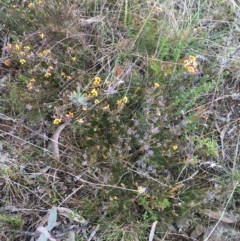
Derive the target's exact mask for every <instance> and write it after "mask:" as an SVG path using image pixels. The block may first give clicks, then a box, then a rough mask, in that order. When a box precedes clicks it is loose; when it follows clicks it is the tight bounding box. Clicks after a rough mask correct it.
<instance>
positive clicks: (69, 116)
mask: <svg viewBox="0 0 240 241" xmlns="http://www.w3.org/2000/svg"><path fill="white" fill-rule="evenodd" d="M65 116H66V118H73V117H74V115H73V113H72V112H68V114H66V115H65Z"/></svg>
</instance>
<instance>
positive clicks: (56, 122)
mask: <svg viewBox="0 0 240 241" xmlns="http://www.w3.org/2000/svg"><path fill="white" fill-rule="evenodd" d="M61 122H62V120H61V119H60V118H56V119H55V120H54V121H53V124H54V125H58V124H60V123H61Z"/></svg>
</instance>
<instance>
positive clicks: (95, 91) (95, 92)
mask: <svg viewBox="0 0 240 241" xmlns="http://www.w3.org/2000/svg"><path fill="white" fill-rule="evenodd" d="M91 94H92V95H93V96H98V92H97V90H96V89H95V88H94V89H92V90H91Z"/></svg>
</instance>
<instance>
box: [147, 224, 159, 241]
mask: <svg viewBox="0 0 240 241" xmlns="http://www.w3.org/2000/svg"><path fill="white" fill-rule="evenodd" d="M157 223H158V221H155V222H153V224H152V228H151V232H150V235H149V239H148V241H153V236H154V232H155V229H156V225H157Z"/></svg>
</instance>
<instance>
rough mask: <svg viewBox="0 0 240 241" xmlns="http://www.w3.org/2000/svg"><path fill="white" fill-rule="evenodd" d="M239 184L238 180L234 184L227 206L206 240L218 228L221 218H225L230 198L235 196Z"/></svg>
mask: <svg viewBox="0 0 240 241" xmlns="http://www.w3.org/2000/svg"><path fill="white" fill-rule="evenodd" d="M237 186H238V182H236V183H235V184H234V187H233V190H232V192H231V194H230V197H229V199H228V201H227V203H226V206H225V207H224V209H223V212H222V215H221V217H220V218H219V220H218V221H217V223H216V224H215V226H214V227H213V229H212V231H211V232H210V233H209V235H208V236H207V237H206V239H204V241H208V239H209V238H210V237H211V235H212V233H213V232H214V230H215V229H216V227H217V226H218V224H219V223H220V222H221V220H222V218H223V216H224V213H225V212H226V209H227V207H228V204H229V202H230V200H231V199H232V196H233V194H234V192H235V189H236V188H237Z"/></svg>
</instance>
